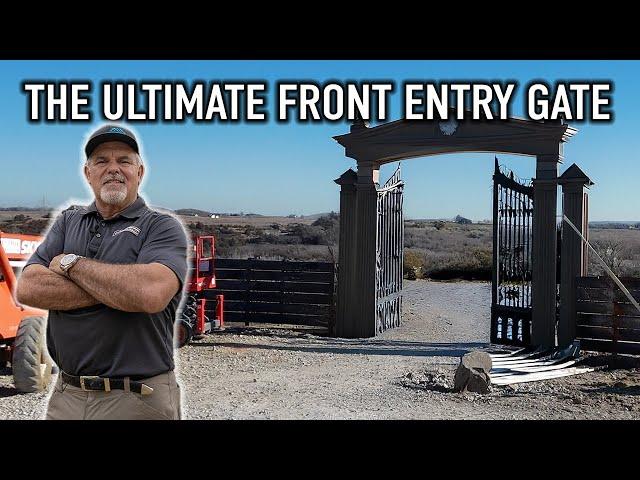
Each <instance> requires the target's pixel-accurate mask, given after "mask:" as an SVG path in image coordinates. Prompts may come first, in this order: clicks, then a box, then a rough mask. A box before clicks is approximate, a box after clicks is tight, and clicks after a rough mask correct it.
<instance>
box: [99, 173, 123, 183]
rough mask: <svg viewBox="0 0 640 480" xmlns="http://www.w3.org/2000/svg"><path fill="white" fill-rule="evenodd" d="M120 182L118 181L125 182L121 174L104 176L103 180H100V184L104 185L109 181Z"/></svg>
mask: <svg viewBox="0 0 640 480" xmlns="http://www.w3.org/2000/svg"><path fill="white" fill-rule="evenodd" d="M114 181H115V182H120V183H124V182H125V178H124V176H122V175H110V176H108V177H106V178H105V179H104V180H103V181H102V185H105V184H107V183H109V182H114Z"/></svg>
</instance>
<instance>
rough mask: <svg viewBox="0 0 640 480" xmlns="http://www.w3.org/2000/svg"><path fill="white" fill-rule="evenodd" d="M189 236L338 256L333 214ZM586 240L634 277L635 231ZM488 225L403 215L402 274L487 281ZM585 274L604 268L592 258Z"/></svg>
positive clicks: (44, 220) (266, 220) (39, 220)
mask: <svg viewBox="0 0 640 480" xmlns="http://www.w3.org/2000/svg"><path fill="white" fill-rule="evenodd" d="M180 218H181V220H182V222H183V223H184V224H185V225H186V226H187V228H188V229H189V230H190V232H191V233H192V234H193V235H205V234H213V235H215V237H216V251H217V255H218V256H220V257H225V258H261V259H287V260H303V261H310V260H316V261H329V262H330V261H337V258H338V246H337V244H338V236H339V231H338V229H339V219H338V216H337V215H336V214H335V213H331V214H327V215H324V216H321V217H319V216H318V215H314V216H309V217H295V218H294V217H275V216H272V217H266V216H265V217H263V216H246V215H245V216H239V215H238V216H224V217H221V218H210V217H207V216H203V215H199V216H194V215H181V216H180ZM48 222H49V218H48V211H46V210H5V211H0V231H4V232H8V233H29V234H39V233H41V232H43V231H44V230H45V229H46V227H47V225H48ZM590 240H591V242H592V244H593V245H594V247H595V248H596V250H597V251H598V253H599V254H600V255H601V256H602V257H603V258H604V260H605V261H606V262H607V264H608V265H609V266H610V267H611V268H612V269H613V270H614V272H616V273H618V274H621V275H624V276H640V229H638V228H633V229H631V228H626V229H623V228H601V226H600V225H596V226H593V227H592V228H591V229H590ZM491 242H492V226H491V225H490V224H459V223H455V222H446V221H441V220H406V221H405V265H404V267H405V268H404V270H405V276H406V277H407V278H409V279H416V278H430V279H438V280H449V279H466V280H490V279H491V258H492V243H491ZM589 273H590V274H592V275H600V274H603V269H602V267H601V266H600V265H599V264H598V263H597V262H596V261H595V258H594V256H593V255H591V257H590V266H589Z"/></svg>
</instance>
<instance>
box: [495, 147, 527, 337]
mask: <svg viewBox="0 0 640 480" xmlns="http://www.w3.org/2000/svg"><path fill="white" fill-rule="evenodd" d="M532 230H533V186H532V185H530V184H525V183H524V182H522V181H519V180H517V179H516V178H515V177H514V175H513V172H507V173H503V172H502V171H501V170H500V166H499V165H498V159H497V158H496V161H495V172H494V175H493V281H492V286H491V287H492V288H491V342H492V343H499V344H507V345H529V344H530V343H531V311H532V309H531V306H532V301H531V300H532V298H531V277H532V273H531V272H532V264H531V251H532V249H531V245H532V244H531V238H532Z"/></svg>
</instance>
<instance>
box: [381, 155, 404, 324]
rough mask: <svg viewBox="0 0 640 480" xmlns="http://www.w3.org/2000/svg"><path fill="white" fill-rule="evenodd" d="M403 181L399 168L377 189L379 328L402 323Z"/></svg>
mask: <svg viewBox="0 0 640 480" xmlns="http://www.w3.org/2000/svg"><path fill="white" fill-rule="evenodd" d="M403 189H404V182H403V181H402V180H401V178H400V167H399V166H398V168H397V169H396V171H395V172H394V174H393V175H391V177H390V178H389V180H387V181H386V183H385V184H384V185H383V186H382V187H380V188H378V198H377V228H376V330H377V331H378V332H383V331H385V330H387V329H388V328H393V327H397V326H399V325H400V315H401V312H402V264H403V248H404V216H403V213H402V200H403Z"/></svg>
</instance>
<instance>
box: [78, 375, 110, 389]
mask: <svg viewBox="0 0 640 480" xmlns="http://www.w3.org/2000/svg"><path fill="white" fill-rule="evenodd" d="M94 378H99V379H100V380H102V382H103V384H104V391H105V392H110V391H111V383H110V382H109V379H108V378H102V377H99V376H98V375H80V388H81V389H82V390H84V391H85V392H92V391H94V390H92V389H89V388H87V387H85V385H84V381H85V380H87V379H89V380H93V379H94Z"/></svg>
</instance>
